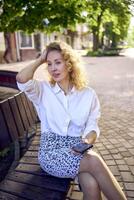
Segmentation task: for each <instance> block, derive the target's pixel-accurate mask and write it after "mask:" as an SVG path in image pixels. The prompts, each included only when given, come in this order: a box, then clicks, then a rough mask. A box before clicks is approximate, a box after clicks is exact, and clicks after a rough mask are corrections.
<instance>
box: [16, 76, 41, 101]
mask: <svg viewBox="0 0 134 200" xmlns="http://www.w3.org/2000/svg"><path fill="white" fill-rule="evenodd" d="M17 85H18V88H19V89H20V90H21V91H23V92H24V93H25V94H26V95H27V97H28V98H29V99H30V100H31V101H32V102H33V103H34V104H39V102H40V99H41V81H38V80H33V79H32V80H29V81H27V82H26V83H19V82H17Z"/></svg>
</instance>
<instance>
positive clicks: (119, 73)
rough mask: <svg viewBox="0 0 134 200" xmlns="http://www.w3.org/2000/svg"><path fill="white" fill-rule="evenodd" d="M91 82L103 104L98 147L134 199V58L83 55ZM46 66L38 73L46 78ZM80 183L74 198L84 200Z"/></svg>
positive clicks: (96, 146) (22, 65)
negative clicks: (88, 56)
mask: <svg viewBox="0 0 134 200" xmlns="http://www.w3.org/2000/svg"><path fill="white" fill-rule="evenodd" d="M83 59H84V62H85V65H86V68H87V72H88V75H89V80H90V85H91V86H92V87H93V88H95V90H96V92H97V94H98V96H99V99H100V103H101V109H102V110H101V112H102V116H101V119H100V129H101V135H100V138H99V139H98V141H97V142H96V144H95V147H94V149H95V150H96V151H97V152H99V154H100V155H101V156H102V157H103V159H104V160H105V161H106V163H107V165H108V166H109V167H110V169H111V171H112V172H113V174H114V175H115V176H116V178H117V180H118V181H119V183H120V185H121V186H122V188H123V190H124V191H125V193H126V195H127V199H128V200H132V199H133V200H134V58H132V57H123V56H120V57H101V58H87V57H85V58H83ZM28 63H29V62H23V63H17V64H10V65H0V69H10V70H15V71H19V70H20V69H21V68H22V67H24V66H25V65H26V64H28ZM44 74H45V70H44V66H42V67H41V68H40V69H39V70H38V72H37V73H36V76H38V77H40V78H43V77H44ZM77 190H78V187H77V186H76V187H75V188H74V190H73V193H72V195H71V198H72V199H76V200H82V193H80V192H79V191H77Z"/></svg>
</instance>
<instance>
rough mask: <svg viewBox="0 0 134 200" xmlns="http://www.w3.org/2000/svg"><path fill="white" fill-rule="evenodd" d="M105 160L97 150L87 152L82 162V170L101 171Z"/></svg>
mask: <svg viewBox="0 0 134 200" xmlns="http://www.w3.org/2000/svg"><path fill="white" fill-rule="evenodd" d="M102 163H103V160H102V158H101V157H100V156H99V155H98V154H97V153H95V152H89V153H87V154H85V156H84V157H83V159H82V160H81V163H80V172H82V171H87V172H89V171H90V170H91V171H96V172H97V171H100V169H101V167H102Z"/></svg>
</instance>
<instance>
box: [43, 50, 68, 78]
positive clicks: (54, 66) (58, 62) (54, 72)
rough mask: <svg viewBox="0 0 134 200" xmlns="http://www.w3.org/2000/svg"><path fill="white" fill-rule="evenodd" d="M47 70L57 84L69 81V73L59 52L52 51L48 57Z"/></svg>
mask: <svg viewBox="0 0 134 200" xmlns="http://www.w3.org/2000/svg"><path fill="white" fill-rule="evenodd" d="M47 69H48V72H49V74H50V76H51V77H52V79H53V80H54V81H56V82H63V81H68V80H69V73H68V70H67V67H66V65H65V61H64V59H63V57H62V55H61V53H60V52H59V51H57V50H53V51H50V52H49V53H48V55H47Z"/></svg>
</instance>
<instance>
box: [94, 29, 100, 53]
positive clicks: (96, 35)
mask: <svg viewBox="0 0 134 200" xmlns="http://www.w3.org/2000/svg"><path fill="white" fill-rule="evenodd" d="M98 48H99V34H98V32H97V31H93V51H97V50H98Z"/></svg>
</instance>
